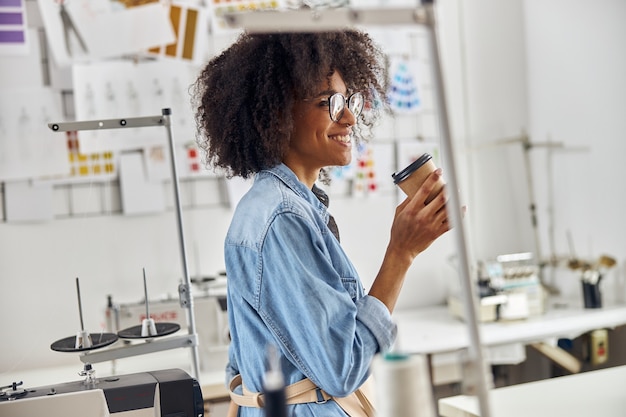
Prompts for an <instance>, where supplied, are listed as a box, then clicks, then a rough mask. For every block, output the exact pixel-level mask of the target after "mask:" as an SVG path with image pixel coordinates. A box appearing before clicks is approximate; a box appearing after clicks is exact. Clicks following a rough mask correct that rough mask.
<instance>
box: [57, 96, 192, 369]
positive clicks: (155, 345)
mask: <svg viewBox="0 0 626 417" xmlns="http://www.w3.org/2000/svg"><path fill="white" fill-rule="evenodd" d="M171 114H172V112H171V110H170V109H167V108H166V109H162V111H161V115H159V116H146V117H133V118H128V119H123V118H122V119H107V120H90V121H79V122H62V123H49V124H48V127H49V128H50V129H52V130H53V131H55V132H67V131H81V130H104V129H129V128H136V127H151V126H162V127H165V129H166V131H167V138H168V142H169V150H170V160H171V169H172V184H173V188H174V203H175V207H176V226H177V228H178V240H179V246H180V255H181V262H182V269H183V283H182V284H180V285H179V287H178V292H179V298H180V305H181V307H184V308H185V309H186V312H187V324H188V334H187V335H186V336H178V337H168V338H166V339H151V341H150V343H141V344H136V345H131V346H125V347H119V348H112V349H106V350H102V351H88V352H84V353H81V355H80V360H81V361H82V362H83V363H97V362H105V361H110V360H113V359H119V358H126V357H130V356H137V355H143V354H147V353H153V352H160V351H163V350H169V349H175V348H182V347H185V348H191V352H192V371H193V373H194V375H193V376H194V378H196V380H199V379H200V368H199V356H198V335H197V333H196V323H195V317H194V314H193V297H192V294H191V278H190V276H189V268H188V263H187V251H186V248H185V235H184V232H183V217H182V206H181V202H180V190H179V181H178V170H177V168H176V153H175V148H174V139H173V136H172V123H171ZM147 302H148V300H146V303H147Z"/></svg>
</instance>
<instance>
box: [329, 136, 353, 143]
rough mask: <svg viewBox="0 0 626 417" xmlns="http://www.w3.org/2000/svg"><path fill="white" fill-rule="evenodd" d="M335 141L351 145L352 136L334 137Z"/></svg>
mask: <svg viewBox="0 0 626 417" xmlns="http://www.w3.org/2000/svg"><path fill="white" fill-rule="evenodd" d="M332 139H333V140H336V141H339V142H343V143H350V136H349V135H348V136H333V137H332Z"/></svg>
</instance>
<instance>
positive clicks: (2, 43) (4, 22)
mask: <svg viewBox="0 0 626 417" xmlns="http://www.w3.org/2000/svg"><path fill="white" fill-rule="evenodd" d="M28 38H29V36H28V25H27V22H26V7H25V5H24V0H0V55H25V54H27V53H28Z"/></svg>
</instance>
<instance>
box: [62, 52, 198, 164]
mask: <svg viewBox="0 0 626 417" xmlns="http://www.w3.org/2000/svg"><path fill="white" fill-rule="evenodd" d="M195 74H196V67H195V66H193V65H192V64H190V63H187V62H181V61H170V60H167V61H157V62H139V63H134V62H130V61H121V60H117V61H108V62H99V63H93V64H85V63H83V64H75V65H74V66H73V71H72V77H73V80H74V107H75V109H76V120H97V119H115V118H130V117H144V116H152V115H155V114H160V113H161V110H162V109H163V108H169V109H170V110H171V112H172V115H171V122H172V135H173V138H174V140H175V142H176V143H178V144H181V145H184V144H186V143H188V142H194V141H195V124H194V118H193V113H192V109H191V104H190V97H189V94H188V93H187V91H188V88H189V86H190V85H191V83H192V82H193V80H194V77H195ZM78 139H79V142H80V150H81V152H83V153H92V152H103V151H116V150H133V149H141V148H144V147H153V146H157V145H159V144H160V145H165V143H166V141H167V134H166V132H165V129H164V128H159V127H140V128H133V129H131V130H122V129H110V130H103V131H95V130H93V131H81V132H79V136H78Z"/></svg>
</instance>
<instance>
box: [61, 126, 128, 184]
mask: <svg viewBox="0 0 626 417" xmlns="http://www.w3.org/2000/svg"><path fill="white" fill-rule="evenodd" d="M65 135H66V138H67V156H68V161H69V163H70V177H72V178H89V179H91V180H94V179H102V180H106V179H110V178H114V177H116V176H117V169H116V161H115V158H116V155H115V153H114V152H110V151H109V152H101V153H92V154H84V153H81V152H80V150H79V146H78V136H77V134H76V132H75V131H68V132H65Z"/></svg>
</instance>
